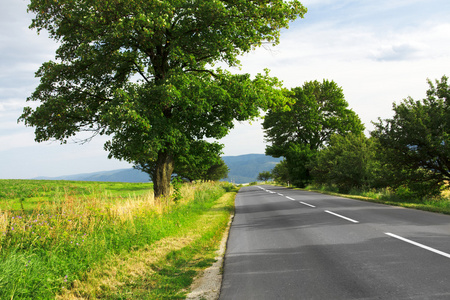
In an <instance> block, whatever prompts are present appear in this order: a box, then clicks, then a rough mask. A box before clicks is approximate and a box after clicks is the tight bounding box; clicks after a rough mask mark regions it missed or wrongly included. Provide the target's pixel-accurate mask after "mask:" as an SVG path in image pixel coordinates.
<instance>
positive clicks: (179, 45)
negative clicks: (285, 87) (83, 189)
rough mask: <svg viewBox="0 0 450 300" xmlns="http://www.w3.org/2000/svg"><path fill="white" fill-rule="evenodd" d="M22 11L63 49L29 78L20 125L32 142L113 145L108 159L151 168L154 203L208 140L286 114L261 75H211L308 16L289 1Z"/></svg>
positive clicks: (198, 0)
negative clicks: (78, 137) (241, 124)
mask: <svg viewBox="0 0 450 300" xmlns="http://www.w3.org/2000/svg"><path fill="white" fill-rule="evenodd" d="M28 9H29V11H30V12H33V13H34V14H35V17H34V19H33V21H32V24H31V28H35V29H37V30H38V32H39V31H41V30H47V31H48V32H49V34H50V37H51V38H53V39H55V40H57V41H59V45H60V46H59V48H58V50H57V52H56V53H57V57H56V58H57V59H56V61H50V62H46V63H44V64H43V65H42V66H41V67H40V69H39V70H38V71H37V73H36V75H37V77H39V78H40V80H41V81H40V84H39V86H38V87H37V88H36V90H35V91H34V93H33V94H32V95H31V97H29V99H28V100H29V101H38V102H40V105H39V106H38V107H36V108H32V107H26V108H25V109H24V112H23V114H22V116H21V117H20V120H22V121H24V122H25V124H26V125H27V126H34V127H36V129H35V136H36V141H38V142H42V141H46V140H49V139H56V140H59V141H61V142H62V143H65V142H66V141H67V140H68V139H69V138H70V137H72V136H74V135H75V134H77V133H78V132H80V131H85V132H89V133H91V135H92V136H91V137H90V138H92V137H93V136H95V135H97V134H107V135H110V136H112V138H111V139H110V140H109V141H108V142H107V143H106V144H105V149H106V150H107V151H109V156H110V157H115V158H118V159H124V160H126V161H129V162H131V163H138V164H139V163H140V162H144V163H147V164H148V165H149V167H150V168H151V172H150V173H149V174H151V176H152V180H153V182H154V183H155V188H154V190H155V195H156V196H160V195H162V194H164V195H166V194H168V191H169V184H170V176H171V174H172V173H173V171H174V168H176V163H177V162H176V159H178V157H185V158H188V157H189V156H190V155H197V156H198V155H199V154H200V153H194V152H195V151H197V150H198V148H197V144H198V143H206V142H205V141H204V140H203V139H204V138H205V137H208V138H216V139H219V138H222V137H224V136H225V135H226V134H227V133H228V131H229V130H230V129H231V128H233V120H239V121H242V120H248V119H253V118H255V117H257V116H259V114H260V111H261V109H263V110H267V109H269V108H273V107H277V106H283V105H284V103H285V102H286V98H285V97H284V95H283V93H282V88H281V83H280V82H279V81H278V80H277V79H276V78H272V77H270V76H269V75H268V72H266V73H265V74H258V75H257V76H256V77H255V78H254V79H251V78H250V75H248V74H235V75H233V74H231V73H230V72H227V71H224V70H221V69H216V70H214V69H213V66H214V64H215V63H217V62H224V63H225V64H227V65H228V66H238V65H239V60H238V57H239V55H242V54H244V53H247V52H249V51H251V50H252V49H254V47H256V46H260V45H261V44H262V43H263V42H267V41H268V42H271V43H273V44H277V43H278V42H279V36H280V30H281V29H282V28H285V27H287V26H288V23H289V22H290V21H292V20H295V19H296V18H297V17H299V16H300V17H303V15H304V14H305V13H306V8H304V7H303V6H302V5H301V3H300V2H298V1H297V0H290V1H283V0H271V1H266V2H264V3H260V2H254V1H246V0H238V1H233V4H232V5H231V4H230V3H229V2H228V1H203V0H194V1H178V0H176V1H175V0H168V1H134V0H130V1H106V2H105V1H100V0H88V1H85V0H83V1H82V0H75V1H73V0H60V1H46V0H32V1H31V3H30V4H29V6H28ZM90 138H88V140H89V139H90ZM192 147H193V148H195V149H192ZM200 148H201V149H202V150H204V151H206V152H203V154H206V153H207V151H209V150H210V149H208V147H200ZM188 160H191V159H189V158H188Z"/></svg>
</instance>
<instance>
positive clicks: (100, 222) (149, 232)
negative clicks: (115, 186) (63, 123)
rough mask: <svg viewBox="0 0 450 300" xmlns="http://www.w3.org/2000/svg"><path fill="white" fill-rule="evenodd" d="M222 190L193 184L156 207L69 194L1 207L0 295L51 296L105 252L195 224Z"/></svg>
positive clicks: (124, 250)
mask: <svg viewBox="0 0 450 300" xmlns="http://www.w3.org/2000/svg"><path fill="white" fill-rule="evenodd" d="M224 192H225V190H224V188H223V187H222V186H221V185H217V184H216V185H211V184H209V185H206V184H203V185H197V186H196V187H195V193H194V195H193V197H192V199H183V202H182V203H181V202H180V203H178V204H177V205H171V204H167V205H168V206H165V207H164V206H163V207H157V206H155V204H152V202H151V201H149V200H148V199H146V198H129V199H127V201H126V202H118V203H115V204H114V203H111V202H109V201H108V200H106V201H104V200H102V199H99V198H86V197H84V196H81V197H80V198H76V197H71V196H69V195H67V196H66V197H65V200H64V201H62V202H60V203H59V204H58V206H56V207H55V206H52V205H48V206H44V204H42V205H41V206H40V209H39V210H35V211H32V212H28V213H27V214H22V213H20V212H15V213H14V212H10V211H4V210H2V211H0V270H2V272H0V298H1V299H11V298H18V299H27V298H29V299H31V298H33V299H51V298H54V296H55V294H57V293H58V292H59V291H61V289H62V288H70V287H71V285H72V284H73V282H74V281H75V280H82V279H83V278H84V276H85V272H86V271H87V270H89V269H91V268H92V267H94V266H95V265H98V264H101V263H102V262H103V261H104V260H105V259H106V258H107V257H110V256H116V255H120V254H121V253H127V252H129V251H131V250H136V249H142V248H144V247H146V246H148V245H151V244H152V243H154V242H156V241H158V240H160V239H162V238H164V237H167V236H171V235H173V234H176V233H178V232H180V231H181V230H183V228H186V227H188V226H190V225H191V224H193V223H195V221H196V220H197V219H198V218H199V216H200V215H202V214H203V213H204V212H205V211H207V210H209V209H210V208H211V207H212V206H213V205H214V203H215V201H216V200H217V199H218V198H219V197H220V196H221V195H223V194H224Z"/></svg>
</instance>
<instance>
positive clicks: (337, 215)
mask: <svg viewBox="0 0 450 300" xmlns="http://www.w3.org/2000/svg"><path fill="white" fill-rule="evenodd" d="M325 212H326V213H329V214H332V215H334V216H336V217H339V218H342V219H344V220H347V221H350V222H353V223H359V222H358V221H356V220H353V219H350V218H347V217H344V216H343V215H340V214H337V213H334V212H332V211H329V210H326V211H325Z"/></svg>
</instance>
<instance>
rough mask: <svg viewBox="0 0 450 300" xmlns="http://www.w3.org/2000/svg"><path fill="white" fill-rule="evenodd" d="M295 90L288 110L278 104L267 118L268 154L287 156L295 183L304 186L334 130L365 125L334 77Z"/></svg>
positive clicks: (359, 129)
mask: <svg viewBox="0 0 450 300" xmlns="http://www.w3.org/2000/svg"><path fill="white" fill-rule="evenodd" d="M291 92H292V94H291V95H292V96H291V97H292V103H291V104H289V109H288V110H281V109H279V108H274V109H271V110H269V112H268V113H267V115H266V116H265V118H264V122H263V128H264V130H265V137H266V140H267V141H268V142H269V143H270V145H268V146H267V147H266V154H267V155H271V156H274V157H285V159H286V162H287V167H288V170H289V177H290V179H291V181H292V183H293V184H294V185H297V186H303V185H305V184H306V183H308V181H309V180H310V179H311V176H310V173H309V171H310V167H309V165H310V163H311V161H312V160H313V159H314V157H315V154H316V153H317V151H318V150H319V149H321V148H322V147H324V146H326V145H327V144H328V142H329V141H330V137H331V136H332V135H333V134H346V133H349V132H353V133H360V132H362V131H363V130H364V126H363V125H362V123H361V121H360V119H359V117H358V116H357V115H356V114H355V112H353V111H352V110H351V109H349V108H348V103H347V101H346V100H345V97H344V93H343V90H342V88H341V87H339V86H338V85H337V84H336V83H335V82H334V81H328V80H323V81H322V82H319V81H317V80H316V81H309V82H305V84H304V85H303V86H302V87H296V88H294V89H292V91H291Z"/></svg>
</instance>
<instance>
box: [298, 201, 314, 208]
mask: <svg viewBox="0 0 450 300" xmlns="http://www.w3.org/2000/svg"><path fill="white" fill-rule="evenodd" d="M299 203H300V204H303V205H306V206H309V207H315V206H314V205H312V204H309V203H306V202H303V201H299Z"/></svg>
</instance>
